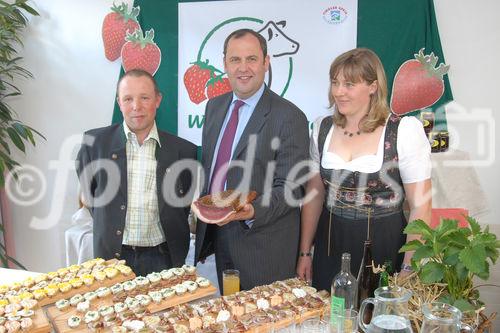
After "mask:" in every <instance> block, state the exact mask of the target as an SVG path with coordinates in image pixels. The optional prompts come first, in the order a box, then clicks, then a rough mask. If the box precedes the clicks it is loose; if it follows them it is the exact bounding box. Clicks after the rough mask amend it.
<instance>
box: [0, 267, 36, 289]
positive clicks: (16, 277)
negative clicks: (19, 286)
mask: <svg viewBox="0 0 500 333" xmlns="http://www.w3.org/2000/svg"><path fill="white" fill-rule="evenodd" d="M40 274H42V273H37V272H30V271H23V270H20V269H7V268H0V285H3V284H10V283H12V282H21V281H23V280H24V279H26V278H28V277H35V276H37V275H40Z"/></svg>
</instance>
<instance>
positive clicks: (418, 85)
mask: <svg viewBox="0 0 500 333" xmlns="http://www.w3.org/2000/svg"><path fill="white" fill-rule="evenodd" d="M437 62H438V57H437V56H435V55H434V53H432V52H431V54H429V55H424V49H423V48H422V49H420V51H418V54H415V59H411V60H407V61H405V62H404V63H403V64H402V65H401V66H400V67H399V69H398V71H397V73H396V76H395V77H394V83H393V85H392V96H391V109H392V112H393V113H395V114H397V115H404V114H406V113H409V112H412V111H416V110H420V109H425V108H428V107H429V106H431V105H433V104H434V103H436V102H437V101H438V100H439V99H440V98H441V96H442V95H443V93H444V82H443V75H445V74H446V73H447V72H448V70H449V69H450V66H449V65H445V64H443V63H441V64H439V66H438V67H436V64H437Z"/></svg>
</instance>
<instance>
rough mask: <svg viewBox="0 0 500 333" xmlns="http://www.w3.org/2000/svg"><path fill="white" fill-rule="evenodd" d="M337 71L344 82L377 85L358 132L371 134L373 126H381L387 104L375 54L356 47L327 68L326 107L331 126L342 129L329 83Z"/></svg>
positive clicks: (340, 117)
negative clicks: (330, 114) (331, 118)
mask: <svg viewBox="0 0 500 333" xmlns="http://www.w3.org/2000/svg"><path fill="white" fill-rule="evenodd" d="M340 72H342V74H343V76H344V78H345V79H346V80H348V81H351V82H363V81H364V82H366V83H367V84H372V83H373V82H375V83H376V85H377V91H376V92H375V93H374V94H373V95H371V96H370V97H371V98H370V107H369V110H368V113H367V115H366V116H365V117H364V118H363V119H362V120H361V121H360V123H359V129H360V130H361V131H363V132H373V131H374V130H375V129H376V128H377V127H379V126H383V125H385V121H386V119H387V117H388V116H389V114H390V110H389V106H388V104H387V80H386V77H385V71H384V67H383V66H382V62H381V61H380V59H379V57H378V56H377V55H376V54H375V52H373V51H372V50H369V49H366V48H356V49H353V50H350V51H347V52H345V53H342V54H341V55H339V56H338V57H337V58H336V59H335V60H334V61H333V63H332V65H331V66H330V90H329V92H328V100H329V101H330V106H329V107H330V108H332V109H334V112H333V122H334V123H335V125H337V126H339V127H342V128H344V127H345V125H346V117H345V116H344V115H343V114H341V113H340V112H338V110H337V108H336V107H335V99H334V98H333V95H332V81H333V80H335V79H336V78H337V76H338V75H339V73H340Z"/></svg>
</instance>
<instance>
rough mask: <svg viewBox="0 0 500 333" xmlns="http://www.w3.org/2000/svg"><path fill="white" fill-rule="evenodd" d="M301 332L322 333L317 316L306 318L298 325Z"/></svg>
mask: <svg viewBox="0 0 500 333" xmlns="http://www.w3.org/2000/svg"><path fill="white" fill-rule="evenodd" d="M300 332H301V333H306V332H307V333H309V332H310V333H323V328H322V325H321V321H320V320H319V317H313V318H309V319H306V320H304V321H303V322H302V324H301V325H300Z"/></svg>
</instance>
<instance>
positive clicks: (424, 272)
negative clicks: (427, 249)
mask: <svg viewBox="0 0 500 333" xmlns="http://www.w3.org/2000/svg"><path fill="white" fill-rule="evenodd" d="M444 270H445V267H444V265H443V264H440V263H437V262H434V261H432V262H428V263H427V264H425V265H423V266H422V269H421V271H420V273H419V274H418V275H419V277H420V279H421V280H422V282H423V283H435V282H440V281H441V280H442V279H443V277H444Z"/></svg>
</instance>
